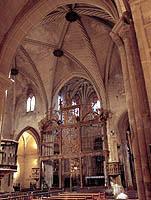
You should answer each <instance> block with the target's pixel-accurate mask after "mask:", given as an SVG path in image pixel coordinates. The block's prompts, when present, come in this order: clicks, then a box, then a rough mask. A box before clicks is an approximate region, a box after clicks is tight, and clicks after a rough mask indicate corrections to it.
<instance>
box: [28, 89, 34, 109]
mask: <svg viewBox="0 0 151 200" xmlns="http://www.w3.org/2000/svg"><path fill="white" fill-rule="evenodd" d="M35 100H36V99H35V96H34V93H33V91H32V90H31V89H30V90H29V91H28V93H27V108H26V109H27V112H31V111H34V109H35Z"/></svg>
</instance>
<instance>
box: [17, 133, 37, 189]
mask: <svg viewBox="0 0 151 200" xmlns="http://www.w3.org/2000/svg"><path fill="white" fill-rule="evenodd" d="M18 142H19V144H18V152H17V172H16V173H14V189H16V190H26V189H31V190H34V189H36V188H38V187H39V156H38V154H39V153H38V144H37V141H36V140H35V137H34V136H33V133H32V131H31V130H25V131H23V132H22V134H21V135H20V137H19V139H18Z"/></svg>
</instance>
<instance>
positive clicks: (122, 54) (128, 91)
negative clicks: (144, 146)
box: [110, 19, 146, 200]
mask: <svg viewBox="0 0 151 200" xmlns="http://www.w3.org/2000/svg"><path fill="white" fill-rule="evenodd" d="M121 24H122V20H121V19H120V20H119V21H118V22H117V24H116V25H115V27H114V28H113V30H112V32H111V33H110V35H111V37H112V39H113V41H114V42H115V43H116V45H117V47H118V49H119V53H120V57H121V64H122V71H123V78H124V87H125V92H126V102H127V108H128V116H129V122H130V127H131V132H132V149H133V154H134V163H135V173H136V181H137V190H138V196H139V199H140V200H146V195H145V189H144V188H145V187H144V182H143V173H142V166H141V160H140V149H139V145H138V135H137V129H136V120H135V113H134V102H133V98H132V89H131V85H130V80H129V72H128V65H127V60H126V51H125V47H124V43H123V41H122V40H121V38H120V36H119V35H118V31H119V29H120V26H121Z"/></svg>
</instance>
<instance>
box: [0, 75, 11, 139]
mask: <svg viewBox="0 0 151 200" xmlns="http://www.w3.org/2000/svg"><path fill="white" fill-rule="evenodd" d="M11 84H12V81H11V80H10V79H9V78H8V77H6V76H5V75H4V74H3V73H1V72H0V140H1V136H2V121H3V112H4V107H5V98H6V94H5V91H6V90H7V89H8V88H9V86H10V85H11Z"/></svg>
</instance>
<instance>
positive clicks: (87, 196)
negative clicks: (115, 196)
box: [42, 193, 106, 200]
mask: <svg viewBox="0 0 151 200" xmlns="http://www.w3.org/2000/svg"><path fill="white" fill-rule="evenodd" d="M42 199H49V200H65V199H66V200H106V195H105V193H67V194H59V195H56V196H51V197H46V198H42Z"/></svg>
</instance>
